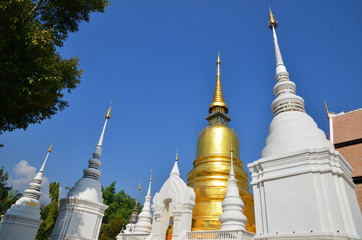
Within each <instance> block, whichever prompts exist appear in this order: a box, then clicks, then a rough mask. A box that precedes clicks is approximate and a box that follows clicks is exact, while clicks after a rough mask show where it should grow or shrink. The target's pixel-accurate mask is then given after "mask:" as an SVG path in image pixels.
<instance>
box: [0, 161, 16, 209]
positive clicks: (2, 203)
mask: <svg viewBox="0 0 362 240" xmlns="http://www.w3.org/2000/svg"><path fill="white" fill-rule="evenodd" d="M8 179H9V175H8V173H7V172H5V170H4V168H3V167H0V216H1V215H3V214H4V213H5V212H6V211H7V210H8V209H9V208H10V207H11V205H13V204H14V203H15V202H16V201H17V200H18V199H19V198H20V197H21V194H20V193H19V192H18V191H17V190H15V191H12V187H10V186H8V184H7V181H8Z"/></svg>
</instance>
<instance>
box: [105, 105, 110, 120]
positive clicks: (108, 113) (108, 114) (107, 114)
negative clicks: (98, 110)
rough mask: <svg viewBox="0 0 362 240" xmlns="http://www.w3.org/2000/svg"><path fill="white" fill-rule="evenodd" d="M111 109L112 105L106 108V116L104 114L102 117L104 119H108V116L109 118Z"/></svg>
mask: <svg viewBox="0 0 362 240" xmlns="http://www.w3.org/2000/svg"><path fill="white" fill-rule="evenodd" d="M111 109H112V107H109V108H108V111H107V113H106V116H104V118H106V119H110V118H111Z"/></svg>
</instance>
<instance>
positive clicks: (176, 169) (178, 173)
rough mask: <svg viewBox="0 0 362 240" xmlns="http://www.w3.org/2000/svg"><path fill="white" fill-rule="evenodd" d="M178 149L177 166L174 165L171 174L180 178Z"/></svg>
mask: <svg viewBox="0 0 362 240" xmlns="http://www.w3.org/2000/svg"><path fill="white" fill-rule="evenodd" d="M177 162H178V148H177V150H176V157H175V164H174V165H173V168H172V171H171V173H170V174H176V175H177V176H180V171H179V169H178V164H177Z"/></svg>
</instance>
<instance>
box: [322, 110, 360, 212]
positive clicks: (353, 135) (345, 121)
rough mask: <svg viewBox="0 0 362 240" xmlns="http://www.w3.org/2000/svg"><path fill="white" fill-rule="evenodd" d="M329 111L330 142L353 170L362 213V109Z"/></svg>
mask: <svg viewBox="0 0 362 240" xmlns="http://www.w3.org/2000/svg"><path fill="white" fill-rule="evenodd" d="M325 107H326V110H327V117H328V119H329V135H330V141H331V142H332V143H333V144H334V147H335V148H336V150H338V152H340V153H341V154H342V156H343V157H344V158H345V159H346V160H347V162H348V163H349V164H350V165H351V167H352V168H353V170H352V179H353V183H354V184H356V195H357V199H358V204H359V207H360V210H361V212H362V124H361V123H362V109H357V110H354V111H350V112H346V113H344V112H343V113H333V112H330V111H329V110H328V107H327V104H325Z"/></svg>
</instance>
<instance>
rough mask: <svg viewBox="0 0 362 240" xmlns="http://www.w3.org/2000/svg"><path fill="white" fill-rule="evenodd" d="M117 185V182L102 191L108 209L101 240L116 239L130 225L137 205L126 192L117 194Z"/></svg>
mask: <svg viewBox="0 0 362 240" xmlns="http://www.w3.org/2000/svg"><path fill="white" fill-rule="evenodd" d="M115 185H116V182H112V183H111V185H109V186H108V187H106V188H105V189H102V192H103V199H104V201H103V203H104V204H106V205H108V208H107V210H106V211H105V212H104V217H103V221H102V227H101V231H100V234H99V238H98V239H99V240H111V239H112V240H113V239H115V238H116V236H117V235H118V233H119V232H120V231H121V229H122V227H123V226H125V225H126V224H127V223H128V219H129V216H130V215H131V213H132V210H133V208H134V206H135V204H136V202H135V199H133V198H132V197H131V196H129V195H128V194H127V193H125V192H124V190H122V191H119V192H118V193H116V188H115ZM140 208H141V207H139V210H140Z"/></svg>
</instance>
